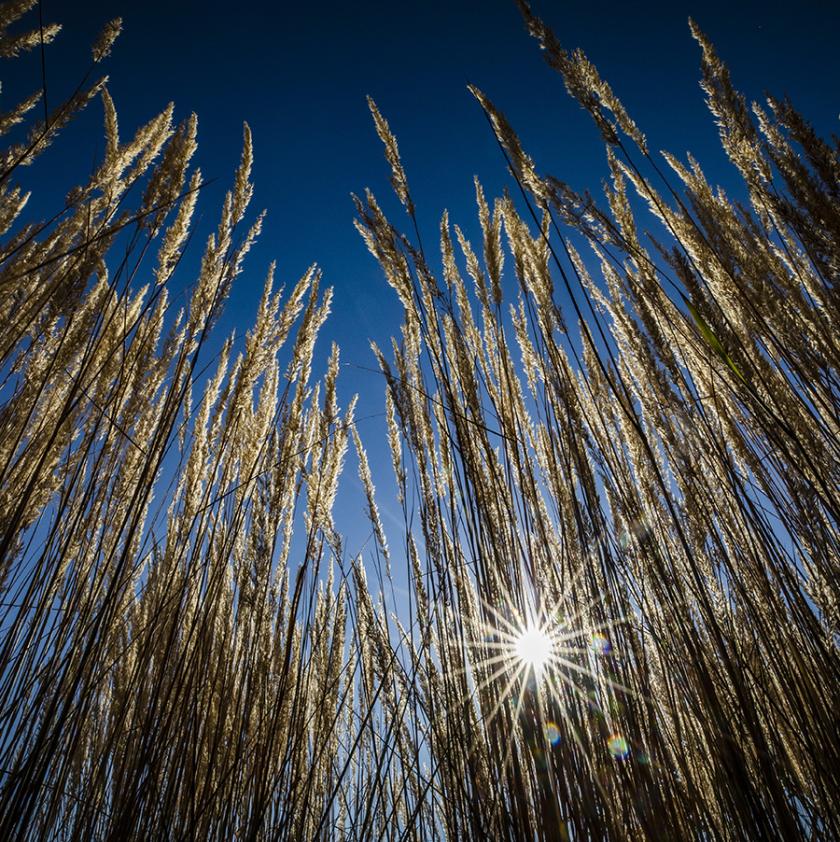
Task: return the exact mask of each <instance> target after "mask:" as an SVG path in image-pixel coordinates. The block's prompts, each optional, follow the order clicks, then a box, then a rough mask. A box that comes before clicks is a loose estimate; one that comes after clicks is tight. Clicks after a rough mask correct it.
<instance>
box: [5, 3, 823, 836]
mask: <svg viewBox="0 0 840 842" xmlns="http://www.w3.org/2000/svg"><path fill="white" fill-rule="evenodd" d="M35 5H36V0H18V2H13V3H7V4H5V5H4V6H3V7H2V8H0V55H2V56H4V57H8V56H14V55H16V54H18V53H19V52H21V51H23V50H26V49H44V44H45V43H47V42H49V41H50V40H51V39H52V38H53V37H54V36H55V35H56V34H57V31H58V27H57V26H53V25H40V24H34V25H33V24H32V22H31V20H30V16H27V15H26V13H27V12H28V11H29V10H31V9H32V8H33V7H34V6H35ZM520 7H521V11H522V14H523V16H524V19H525V21H526V24H527V26H528V29H529V30H530V32H531V34H532V35H533V36H534V37H535V38H536V39H537V40H538V41H539V44H540V46H541V47H542V48H543V50H544V54H545V57H546V59H547V60H548V63H549V64H550V65H551V67H552V68H553V69H554V70H556V71H557V72H558V73H559V74H560V76H561V77H562V79H563V81H564V83H565V86H566V88H567V90H568V92H569V94H570V95H571V97H572V98H573V100H576V101H577V103H578V104H579V105H580V106H582V107H583V108H584V109H585V110H586V111H587V112H588V113H589V114H590V115H591V117H592V119H593V120H594V121H595V123H596V125H597V127H598V129H599V130H600V133H601V135H602V137H603V141H604V143H605V146H606V154H607V162H608V165H609V171H610V173H611V181H610V183H609V184H608V185H607V186H606V187H605V199H604V201H603V202H599V201H596V199H595V198H593V197H592V196H591V195H589V194H584V195H581V194H578V193H576V192H575V191H574V190H572V189H571V187H569V186H568V185H567V184H565V183H564V182H562V181H560V180H559V179H557V178H555V177H553V176H550V175H547V174H544V173H542V172H541V171H540V170H539V169H538V166H537V164H536V163H535V162H534V161H533V160H532V159H531V158H530V157H529V156H528V154H527V153H526V151H525V150H524V149H523V148H522V146H521V144H520V142H519V140H518V138H517V136H516V134H515V132H514V129H513V128H512V127H511V126H510V125H509V123H508V122H507V120H506V119H505V117H504V115H503V114H502V113H501V112H500V111H499V110H498V109H497V108H496V107H495V106H494V105H493V103H492V102H491V100H490V99H489V98H488V97H487V96H486V95H485V94H484V93H483V92H481V91H479V90H477V89H473V93H474V95H475V97H476V99H477V101H478V104H479V106H480V109H481V112H483V114H484V115H485V117H486V118H487V121H488V124H489V129H488V130H492V131H493V132H494V134H495V136H496V138H497V140H498V142H499V147H500V162H501V163H500V165H504V164H505V163H506V165H507V166H508V167H509V169H510V172H511V175H512V179H511V187H512V189H511V192H510V193H509V194H506V195H504V196H501V197H499V198H496V199H495V200H493V201H491V200H488V199H487V198H486V197H485V194H484V191H483V189H482V187H481V185H480V184H479V183H478V182H476V204H477V218H478V225H479V226H480V231H481V242H480V243H478V244H477V245H476V246H473V245H472V244H471V243H470V242H469V241H468V239H467V237H466V236H465V234H464V233H463V231H462V230H461V228H459V227H458V225H456V224H454V223H452V222H451V221H450V219H449V218H448V216H447V214H445V213H444V215H443V217H442V219H441V221H440V242H439V252H440V253H439V255H438V254H437V253H435V254H434V255H433V254H432V253H431V251H430V250H427V249H424V246H423V244H422V243H421V241H420V236H419V233H418V232H419V229H420V225H419V224H418V220H417V219H416V209H415V206H414V203H413V201H412V198H411V192H410V187H409V178H408V177H407V175H406V173H405V171H404V169H403V165H402V163H401V161H400V157H399V151H398V147H397V142H396V139H395V138H394V136H393V134H392V132H391V130H390V128H389V126H388V123H387V122H386V120H385V118H384V117H383V116H382V115H381V114H380V112H379V110H378V109H377V107H376V105H375V104H374V103H373V102H372V101H371V102H370V107H371V111H372V115H373V118H374V123H375V127H376V130H377V132H378V134H379V136H380V138H381V139H382V141H383V143H384V146H385V153H386V158H387V161H388V163H389V164H390V168H391V172H392V183H393V186H394V190H395V192H396V195H397V198H398V199H399V201H400V202H401V203H402V205H403V206H404V209H405V211H406V214H407V216H406V220H407V225H406V228H407V230H408V232H409V233H403V232H402V231H401V230H400V227H399V226H397V225H395V224H394V223H392V222H391V221H390V220H389V219H388V218H387V217H386V215H385V213H384V211H383V210H382V208H381V206H380V204H379V203H378V202H377V199H376V198H375V197H374V195H373V194H372V193H371V192H369V191H368V192H366V193H365V194H364V195H363V196H361V197H359V198H356V200H355V201H356V210H357V220H356V225H357V227H358V229H359V231H360V233H361V235H362V237H363V239H364V242H365V243H366V245H367V247H368V249H369V250H370V252H371V253H372V254H373V256H374V257H375V259H376V260H377V261H378V262H379V264H380V265H381V268H382V270H383V271H384V274H385V277H386V279H387V282H388V283H389V284H390V286H391V287H392V288H393V289H394V291H395V292H396V294H397V296H398V297H399V300H400V302H401V303H402V307H403V311H404V320H403V324H402V326H401V328H400V330H399V332H398V334H397V335H396V337H395V339H394V341H393V345H392V347H391V348H389V349H380V348H376V347H374V349H373V350H374V354H375V357H376V359H377V360H378V364H379V368H380V369H381V372H382V385H383V386H384V389H385V414H386V418H387V428H388V446H389V449H390V452H391V456H392V459H393V470H394V477H395V481H396V488H397V499H396V501H395V503H396V505H397V506H399V507H400V508H401V510H402V513H403V516H404V522H405V528H404V530H402V532H401V533H400V534H394V533H393V532H392V533H391V534H390V536H389V538H390V543H389V540H388V539H387V538H386V534H385V530H384V527H383V525H382V522H381V519H380V516H379V513H378V509H377V494H376V491H375V487H374V483H375V482H376V481H377V478H376V477H374V476H373V475H372V472H371V469H370V468H369V466H368V460H367V456H366V453H365V449H364V443H363V442H362V439H361V436H360V434H359V432H358V431H357V429H356V426H355V423H354V418H355V402H354V401H351V402H350V404H349V405H348V406H345V407H341V406H339V401H338V398H337V378H338V374H339V370H340V361H339V351H338V349H337V348H335V347H333V349H332V352H331V353H330V355H329V359H328V363H327V366H326V373H325V374H324V376H323V377H322V378H320V379H317V378H315V377H314V376H313V363H314V361H315V360H316V350H315V349H316V339H317V336H318V332H319V328H320V327H321V326H322V325H323V323H324V321H325V319H326V318H327V316H328V313H329V309H330V301H331V291H330V290H329V289H325V288H323V287H322V283H321V276H320V272H319V270H318V268H317V267H315V266H313V267H312V269H311V270H309V271H308V272H307V273H306V275H305V276H304V277H303V278H302V279H301V280H300V281H299V282H297V283H296V284H295V285H294V286H293V287H292V288H291V290H290V291H287V292H284V291H283V290H280V291H276V289H275V286H276V285H275V281H274V277H273V276H274V271H273V267H272V268H271V269H270V270H269V272H268V276H267V278H266V281H265V292H264V294H263V297H262V300H261V301H260V304H259V309H258V315H257V319H256V322H255V324H254V326H253V327H252V328H251V330H250V331H249V332H248V333H247V336H246V338H245V341H244V343H241V346H242V347H241V350H238V351H237V348H239V346H238V345H237V344H236V343H235V342H234V340H233V338H232V337H231V338H230V339H228V340H227V341H226V342H224V344H222V345H221V348H220V350H216V351H215V352H214V353H210V351H209V350H208V348H218V343H217V344H215V345H214V344H213V343H212V342H211V341H209V340H208V337H209V336H210V335H211V331H212V330H213V328H214V324H215V323H216V321H217V319H218V316H219V313H220V311H221V309H222V307H223V305H224V301H225V298H226V297H227V295H228V292H229V290H230V288H231V285H232V284H233V283H234V282H235V279H236V276H237V275H239V274H240V272H241V271H242V268H243V260H244V258H245V256H246V254H247V253H248V251H249V249H250V247H251V245H252V244H253V242H254V240H255V238H256V237H257V236H258V235H259V232H260V224H261V219H262V217H261V215H259V214H257V215H253V214H251V213H250V212H249V202H250V199H251V195H252V185H251V181H250V172H251V165H252V146H251V136H250V132H249V130H248V128H247V126H246V127H245V131H244V144H243V152H242V158H241V163H240V165H239V167H238V169H237V171H236V173H235V176H234V178H233V183H232V186H231V188H230V190H229V191H228V192H227V194H226V196H225V199H224V203H223V206H222V209H221V214H220V218H219V223H218V227H217V229H216V231H215V233H214V234H212V235H211V236H210V237H209V239H208V240H207V242H206V243H205V245H204V251H203V256H202V258H201V262H200V267H199V270H198V272H197V275H196V277H195V279H194V281H193V282H192V284H191V285H190V286H189V287H188V289H187V292H186V298H185V300H184V306H183V307H179V304H178V301H177V300H176V299H175V297H174V296H172V295H170V286H171V285H172V284H171V280H172V278H173V275H174V274H175V273H176V272H177V271H178V270H179V266H180V264H181V262H182V256H183V255H184V253H185V250H186V249H187V247H188V246H189V245H190V232H191V230H192V224H193V215H194V212H195V209H196V205H197V203H198V202H199V201H200V199H201V190H202V187H203V185H204V182H203V179H202V175H201V173H200V171H199V170H198V169H195V168H192V167H191V163H190V162H191V158H192V156H193V153H194V151H195V149H196V135H197V120H196V117H195V116H194V115H193V116H190V117H188V118H186V119H185V120H183V121H181V122H180V123H176V122H175V119H174V109H173V107H172V106H169V107H168V108H167V109H166V110H165V111H163V112H162V113H161V114H159V115H158V116H156V117H154V118H153V119H152V120H151V121H150V122H148V123H147V124H146V125H145V126H143V127H141V128H140V129H139V130H137V131H136V133H134V135H133V137H132V138H131V139H130V140H125V139H124V138H122V137H121V136H120V131H119V128H118V122H117V115H116V111H115V108H114V105H113V102H112V100H111V98H110V96H109V93H108V87H107V79H106V78H98V77H97V73H98V70H99V67H100V62H102V61H103V60H104V59H105V58H106V57H107V55H108V53H109V51H110V48H111V45H112V43H113V41H114V39H115V38H116V36H117V35H118V33H119V30H120V23H119V21H114V22H113V23H112V24H110V25H109V26H108V27H107V28H106V30H105V32H104V33H103V36H102V37H101V39H100V40H99V41H98V42H97V44H96V45H95V47H94V49H93V56H92V63H91V67H90V69H89V71H88V72H87V74H86V75H85V77H84V80H83V81H82V83H81V84H80V86H79V87H78V89H77V90H76V92H75V93H74V94H73V95H72V96H71V97H70V98H69V99H68V100H67V101H66V102H64V103H62V104H61V105H60V106H59V107H58V108H55V109H53V110H52V111H51V112H47V111H46V109H45V105H44V102H43V100H42V93H43V92H41V91H39V92H36V93H34V94H33V95H32V96H31V97H29V98H27V99H26V100H24V101H23V102H21V103H20V105H18V106H17V107H16V108H14V109H12V110H11V111H9V112H7V113H5V114H4V115H3V116H2V117H0V133H2V134H4V135H8V136H9V137H10V138H12V139H13V140H9V142H8V144H7V146H6V147H5V149H4V150H3V152H2V157H1V158H0V230H1V231H2V244H0V378H2V380H0V603H2V604H0V629H2V632H0V839H3V840H6V839H9V840H12V839H27V840H47V839H50V840H53V839H67V840H77V839H101V840H123V839H138V840H139V839H143V840H147V839H148V840H151V839H172V840H176V839H179V840H187V839H202V840H203V839H219V840H228V839H242V840H257V839H272V840H275V839H276V840H283V839H289V840H310V839H311V840H315V839H346V840H350V839H359V840H361V839H383V840H384V839H387V840H402V839H416V840H435V839H450V840H461V839H476V840H491V839H492V840H497V839H498V840H601V839H615V840H618V839H638V838H645V839H652V840H654V839H655V840H666V839H674V840H687V839H697V840H706V839H708V840H750V839H784V840H793V839H811V840H830V839H838V838H840V771H838V770H840V749H839V748H838V746H840V744H839V743H838V739H837V735H838V733H840V705H838V701H840V699H838V695H840V694H838V688H840V660H838V651H837V644H838V633H840V585H838V560H840V532H838V521H840V494H838V488H840V458H839V457H840V424H839V423H838V406H839V405H840V381H838V376H840V346H838V326H840V291H838V283H840V281H839V280H838V279H840V154H839V152H840V148H839V147H838V144H837V142H836V139H835V141H834V142H833V143H829V142H827V141H824V140H822V139H821V138H820V137H819V136H817V135H816V134H815V132H814V131H813V130H812V128H811V127H810V126H809V124H808V123H807V122H806V121H805V120H804V119H803V118H802V117H801V116H800V114H799V113H798V112H797V111H796V110H795V109H794V107H793V106H792V105H791V104H790V103H789V102H787V101H777V100H774V99H769V100H768V102H767V103H766V105H762V106H760V105H757V104H753V105H752V106H749V105H748V104H747V102H746V101H745V100H744V98H743V97H742V96H741V95H740V94H739V93H738V91H737V90H736V89H735V88H734V87H733V84H732V82H731V80H730V77H729V74H728V72H727V70H726V68H725V66H724V65H723V64H722V62H721V60H720V59H719V57H718V56H717V55H716V53H715V51H714V48H713V46H712V45H711V44H710V43H709V41H708V40H707V39H706V37H705V36H704V35H703V33H702V32H701V31H700V30H699V29H698V28H697V27H696V26H695V25H694V24H693V23H692V24H691V31H692V34H693V36H694V38H695V40H696V41H697V42H698V43H699V45H700V49H701V56H702V80H703V81H702V84H703V88H704V90H705V92H706V96H707V100H708V105H709V109H710V111H711V112H712V115H713V116H714V119H715V121H716V123H717V125H718V126H719V129H720V139H721V142H722V145H723V148H724V150H725V152H726V155H727V156H728V158H729V160H730V161H731V163H732V165H733V167H734V168H735V169H736V170H737V173H738V174H739V175H740V177H741V179H742V182H743V199H742V201H735V200H732V199H730V198H728V197H727V196H726V195H725V194H724V193H723V192H722V191H721V190H719V189H715V188H714V187H713V186H712V185H711V184H709V183H708V181H707V180H706V178H705V176H704V174H703V171H702V169H701V167H700V164H699V163H698V162H697V161H695V160H694V159H693V158H691V157H689V158H688V159H687V160H686V161H681V160H679V159H678V158H676V157H674V156H671V155H667V154H666V155H665V156H664V164H662V163H661V162H660V159H659V158H658V156H655V155H653V154H652V153H651V152H650V150H649V148H648V145H647V142H646V139H645V137H644V135H643V134H642V132H641V131H640V129H639V128H638V127H637V126H636V124H635V123H634V122H633V120H632V119H631V117H630V115H629V114H628V113H627V112H626V111H625V109H624V108H623V106H622V105H621V103H620V102H619V101H618V99H617V98H616V96H615V94H614V93H613V91H612V90H611V88H610V87H609V85H608V84H607V83H606V82H605V81H604V80H602V79H601V78H600V76H599V75H598V72H597V70H596V69H595V68H594V67H593V66H592V65H591V64H590V63H589V61H588V60H587V58H586V56H585V55H584V54H583V53H581V52H579V51H575V52H568V51H567V50H566V49H565V48H564V47H563V46H562V45H561V44H560V43H559V42H558V41H557V39H556V38H555V36H554V35H553V34H552V32H551V31H550V30H548V29H547V28H546V27H545V26H544V25H543V24H542V23H541V22H540V20H539V19H537V18H536V17H535V16H534V15H533V13H532V12H531V10H530V8H529V7H528V6H527V5H526V4H525V3H524V2H521V3H520ZM27 21H29V23H30V28H29V29H27V28H26V24H27ZM94 99H96V100H98V101H99V102H100V103H101V105H102V107H103V109H104V115H105V148H104V155H103V157H102V160H101V162H99V163H98V165H97V167H96V168H95V169H94V171H93V172H92V173H91V174H90V177H89V178H87V180H86V181H83V182H81V183H80V184H79V185H78V186H77V187H75V188H74V189H73V190H71V191H70V192H69V194H68V195H67V197H66V200H65V201H64V203H63V204H62V206H61V207H60V208H58V210H57V212H56V213H55V215H54V216H52V217H51V218H49V219H46V220H43V221H39V222H27V221H26V218H25V213H24V211H25V206H26V201H27V198H28V196H27V195H26V194H25V193H24V192H23V191H22V189H21V188H20V187H19V186H16V183H15V182H16V179H17V178H18V177H19V175H20V171H21V168H22V167H25V166H29V165H31V164H33V163H34V164H35V166H37V165H38V160H37V159H38V156H39V155H40V154H41V152H42V151H43V150H44V149H45V148H46V146H47V145H49V144H50V143H52V142H53V140H54V139H55V138H56V136H57V135H58V134H59V132H60V130H61V129H62V128H63V127H64V126H65V125H66V124H67V123H68V121H69V120H71V119H72V118H73V116H74V115H75V114H76V113H77V112H78V111H80V110H81V109H83V108H85V107H88V106H90V105H91V102H92V101H93V100H94ZM41 115H42V116H41ZM21 124H23V125H21ZM79 174H80V175H81V172H80V173H79ZM648 211H650V212H651V213H652V214H653V216H654V217H655V218H656V220H658V221H657V222H656V229H655V234H654V235H651V236H646V235H644V233H643V231H642V226H643V225H644V224H647V221H648V220H649V219H650V217H649V216H648ZM426 245H427V247H428V244H426ZM437 246H438V244H436V247H435V252H437ZM181 271H182V272H183V267H181ZM351 447H352V448H353V450H354V451H355V453H356V460H357V462H358V465H359V476H360V479H361V486H362V488H363V490H364V498H365V499H364V500H363V501H362V505H363V506H364V507H365V509H366V511H367V512H368V515H369V519H370V533H371V537H370V543H369V545H368V551H367V554H366V555H358V556H352V555H350V556H348V552H347V547H345V545H344V543H343V541H342V537H341V535H340V532H339V530H338V529H337V526H336V523H335V521H334V518H333V504H334V501H335V499H336V495H337V492H338V485H339V479H340V476H341V473H342V468H343V465H344V462H345V458H346V456H347V452H348V449H349V448H351ZM383 486H384V487H388V484H387V483H385V482H384V479H383V482H382V483H380V488H382V487H383ZM402 585H407V590H403V589H402ZM534 645H536V648H537V649H538V650H540V651H539V654H538V655H534Z"/></svg>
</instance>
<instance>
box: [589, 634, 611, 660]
mask: <svg viewBox="0 0 840 842" xmlns="http://www.w3.org/2000/svg"><path fill="white" fill-rule="evenodd" d="M589 647H590V649H592V651H593V652H595V653H596V654H597V655H609V654H610V652H611V651H612V644H611V643H610V641H609V638H608V637H607V636H606V635H605V634H601V633H600V632H596V633H595V634H593V635H592V637H591V639H590V641H589Z"/></svg>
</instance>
